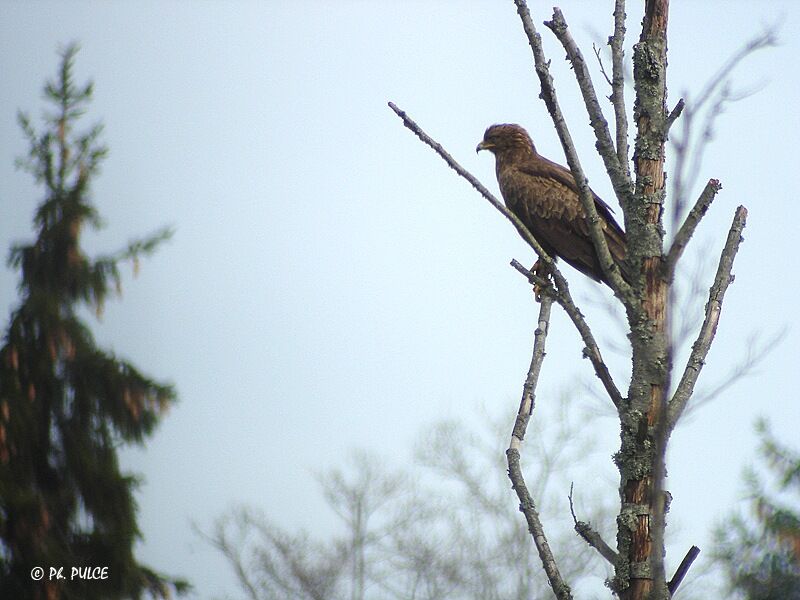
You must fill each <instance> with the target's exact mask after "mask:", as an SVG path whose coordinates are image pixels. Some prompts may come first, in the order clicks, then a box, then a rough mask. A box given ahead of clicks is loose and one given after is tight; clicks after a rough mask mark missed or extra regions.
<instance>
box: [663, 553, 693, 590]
mask: <svg viewBox="0 0 800 600" xmlns="http://www.w3.org/2000/svg"><path fill="white" fill-rule="evenodd" d="M699 554H700V548H698V547H697V546H692V547H691V548H689V551H688V552H687V553H686V556H684V557H683V560H682V561H681V564H680V565H678V570H677V571H675V575H673V576H672V579H670V580H669V583H668V584H667V589H668V590H669V593H670V595H675V590H677V589H678V586H679V585H680V584H681V582H682V581H683V578H684V577H686V573H688V572H689V569H690V568H691V567H692V563H693V562H694V560H695V559H696V558H697V556H698V555H699Z"/></svg>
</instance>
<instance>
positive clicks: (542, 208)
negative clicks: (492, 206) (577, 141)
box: [475, 123, 631, 287]
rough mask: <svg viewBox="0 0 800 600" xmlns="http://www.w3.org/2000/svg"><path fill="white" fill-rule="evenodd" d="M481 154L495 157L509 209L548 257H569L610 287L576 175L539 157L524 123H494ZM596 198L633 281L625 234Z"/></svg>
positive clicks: (612, 245)
mask: <svg viewBox="0 0 800 600" xmlns="http://www.w3.org/2000/svg"><path fill="white" fill-rule="evenodd" d="M481 150H489V151H490V152H491V153H492V154H494V156H495V159H496V172H497V183H498V184H499V185H500V193H501V194H502V195H503V200H504V201H505V204H506V206H507V207H508V208H509V210H510V211H511V212H513V213H514V214H515V215H516V216H517V217H518V218H519V220H520V221H522V222H523V223H524V224H525V227H527V228H528V230H529V231H530V232H531V233H532V234H533V236H534V237H535V238H536V239H537V240H538V241H539V243H540V244H541V245H542V248H544V250H545V251H546V252H547V254H549V255H550V256H551V257H553V258H557V257H560V258H562V259H564V261H565V262H566V263H567V264H569V265H572V266H573V267H575V268H576V269H577V270H578V271H580V272H581V273H583V274H584V275H588V276H589V277H591V278H592V279H594V280H595V281H598V282H603V283H606V284H607V285H609V287H610V286H611V284H610V283H609V281H608V278H607V277H606V276H605V274H604V273H603V268H602V267H601V265H600V259H599V258H598V256H597V252H596V251H595V248H594V244H593V243H592V238H591V234H590V233H589V225H588V223H587V222H586V218H585V214H584V210H583V205H582V204H581V200H580V197H579V194H578V186H577V184H576V183H575V178H574V177H573V176H572V172H571V171H570V170H569V169H567V168H565V167H562V166H561V165H559V164H557V163H554V162H553V161H551V160H548V159H546V158H545V157H543V156H540V155H539V154H538V153H537V152H536V147H535V146H534V145H533V140H531V137H530V136H529V135H528V132H527V131H525V129H523V128H522V127H520V126H519V125H514V124H508V123H504V124H500V125H492V126H491V127H489V128H488V129H487V130H486V133H484V135H483V141H481V143H480V144H478V147H477V148H476V149H475V151H476V152H480V151H481ZM592 195H593V196H594V205H595V208H596V209H597V214H598V216H599V217H600V226H601V227H602V228H603V233H604V234H605V238H606V243H607V244H608V249H609V251H610V252H611V256H612V258H613V259H614V262H615V263H616V264H617V266H618V267H619V269H620V273H621V275H622V277H623V279H625V281H627V282H628V283H630V279H631V273H630V268H629V266H628V264H627V263H626V262H625V253H626V249H627V242H626V240H625V232H624V231H623V230H622V228H621V227H620V226H619V225H618V224H617V222H616V221H615V220H614V217H613V216H612V214H611V213H612V212H613V211H612V210H611V207H609V206H608V204H606V203H605V202H603V201H602V200H601V199H600V198H599V197H598V195H597V194H595V193H594V192H592ZM538 265H539V263H537V266H535V267H534V269H535V270H536V269H537V268H538Z"/></svg>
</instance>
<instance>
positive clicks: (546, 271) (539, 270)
mask: <svg viewBox="0 0 800 600" xmlns="http://www.w3.org/2000/svg"><path fill="white" fill-rule="evenodd" d="M531 273H533V274H534V275H536V276H537V277H541V278H542V279H545V280H547V281H549V280H550V277H551V276H552V274H553V272H552V270H551V269H550V267H549V266H547V265H546V264H545V263H543V262H542V261H541V260H537V261H536V262H535V263H533V266H532V267H531ZM533 295H534V297H535V298H536V301H537V302H541V300H542V286H541V285H540V284H539V283H534V284H533Z"/></svg>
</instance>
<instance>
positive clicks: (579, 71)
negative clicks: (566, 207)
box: [542, 7, 631, 193]
mask: <svg viewBox="0 0 800 600" xmlns="http://www.w3.org/2000/svg"><path fill="white" fill-rule="evenodd" d="M544 24H545V26H546V27H548V28H549V29H550V30H551V31H552V32H553V33H554V34H555V36H556V37H557V38H558V41H560V42H561V45H562V46H564V50H566V51H567V59H569V62H570V64H572V70H573V71H574V72H575V79H577V81H578V88H579V89H580V90H581V95H582V96H583V102H584V104H585V105H586V111H587V112H588V113H589V123H590V124H591V126H592V129H594V134H595V137H596V138H597V151H598V153H599V154H600V157H601V158H602V159H603V162H604V164H605V166H606V171H608V174H609V177H611V180H612V181H611V182H612V184H614V189H615V190H617V189H618V188H619V189H623V190H626V191H627V192H628V193H630V189H631V182H630V179H629V178H627V177H625V176H624V173H623V172H621V168H620V163H619V157H618V156H617V154H616V152H615V150H614V142H613V141H612V140H611V133H610V132H609V129H608V121H606V119H605V117H604V116H603V109H602V108H601V107H600V102H599V101H598V100H597V93H596V92H595V90H594V84H593V83H592V76H591V74H590V73H589V69H588V67H587V66H586V61H585V60H584V58H583V54H582V53H581V51H580V49H579V48H578V45H577V44H576V43H575V40H574V38H573V37H572V34H571V33H570V31H569V27H568V26H567V22H566V20H565V19H564V14H563V13H562V12H561V9H560V8H558V7H554V8H553V20H552V21H545V22H544ZM542 85H543V86H544V82H543V83H542ZM553 101H554V102H555V91H553Z"/></svg>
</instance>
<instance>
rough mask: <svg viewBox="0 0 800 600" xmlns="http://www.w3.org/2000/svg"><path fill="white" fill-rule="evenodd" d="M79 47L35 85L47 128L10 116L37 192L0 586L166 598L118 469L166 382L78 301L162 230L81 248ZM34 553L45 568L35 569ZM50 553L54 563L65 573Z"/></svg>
mask: <svg viewBox="0 0 800 600" xmlns="http://www.w3.org/2000/svg"><path fill="white" fill-rule="evenodd" d="M76 52H77V47H76V46H75V45H72V46H69V47H68V48H66V49H65V50H64V51H63V52H62V53H61V62H60V69H59V72H58V75H57V77H56V78H55V80H53V81H50V82H48V83H47V84H46V86H45V88H44V94H45V100H46V101H47V103H48V106H49V108H50V111H49V112H48V113H47V114H46V116H45V119H44V125H43V132H42V133H39V132H37V131H36V130H35V129H34V126H33V125H32V123H31V119H30V118H29V117H28V116H26V115H25V114H23V113H20V114H19V116H18V117H19V122H20V125H21V127H22V130H23V132H24V134H25V137H26V138H27V140H28V143H29V144H30V151H29V153H28V155H27V156H26V157H24V158H21V159H19V161H18V166H20V167H22V168H24V169H26V170H27V171H29V172H30V173H31V174H33V176H34V177H35V179H36V183H37V184H38V185H39V186H40V187H41V188H42V189H43V192H44V197H43V200H42V201H41V204H39V205H38V207H37V209H36V212H35V216H34V228H35V232H36V239H35V240H33V241H32V242H30V243H23V244H19V245H16V246H13V247H12V249H11V252H10V256H9V265H10V266H11V267H13V268H14V269H15V270H17V271H18V272H19V293H20V300H19V304H18V305H17V306H16V307H15V308H14V310H13V311H12V312H11V314H10V322H9V324H8V326H7V329H6V331H5V335H4V338H3V340H2V348H1V349H0V539H2V544H1V545H0V598H17V599H28V598H30V599H33V600H56V599H57V600H61V599H73V598H75V599H81V600H88V599H100V598H104V599H112V598H142V597H156V598H165V597H168V596H169V595H170V593H171V591H172V590H176V591H178V592H182V591H184V590H186V589H187V588H188V585H187V584H186V582H184V581H182V580H176V579H171V578H168V577H166V576H164V575H162V574H159V573H157V572H155V571H153V570H152V569H150V568H148V567H146V566H143V565H141V564H139V562H137V560H136V557H135V556H134V552H133V546H134V544H135V542H136V541H137V539H139V538H140V537H141V534H140V532H139V529H138V527H137V523H136V502H135V500H134V491H135V490H136V488H137V485H138V480H137V478H136V477H135V476H133V475H131V474H129V473H125V472H122V471H121V470H120V466H119V462H118V457H117V449H118V448H119V447H120V446H121V445H124V444H130V443H138V444H142V443H143V442H144V440H145V439H146V438H147V437H148V436H149V435H150V434H151V433H152V432H153V430H154V428H155V427H156V425H157V424H158V422H159V420H160V418H161V417H162V415H163V414H164V412H165V411H166V409H167V408H168V407H169V406H170V405H171V404H172V403H173V402H174V401H175V390H174V389H173V387H172V386H171V385H169V384H166V383H161V382H157V381H154V380H152V379H150V378H149V377H147V376H146V375H145V374H143V373H141V372H140V371H139V370H138V369H137V368H136V367H135V366H134V365H132V364H131V363H129V362H126V361H124V360H120V359H119V358H117V357H116V356H114V354H113V353H111V352H108V351H105V350H103V349H100V348H98V347H97V346H96V344H95V342H94V340H93V337H92V333H91V331H90V328H89V327H88V326H87V324H86V323H85V322H84V321H83V320H82V319H81V316H82V315H85V314H86V311H85V310H82V309H84V308H85V307H88V308H90V309H92V310H94V311H95V312H97V313H98V314H99V313H100V312H101V311H102V307H103V303H104V302H105V301H106V299H107V297H108V296H109V294H110V293H114V292H117V293H118V292H119V290H120V272H119V267H120V264H121V263H122V262H124V261H133V263H134V268H135V267H136V266H137V265H138V262H137V260H138V258H139V257H140V256H143V255H146V254H148V253H150V252H152V251H153V250H154V249H155V248H156V247H157V246H158V245H159V243H160V242H162V241H164V240H165V239H166V238H168V237H169V235H170V232H169V230H167V229H164V230H161V231H159V232H157V233H156V234H154V235H151V236H149V237H147V238H143V239H140V240H137V241H134V242H131V243H129V244H128V246H127V247H126V248H124V249H123V250H121V251H120V252H118V253H116V254H113V255H108V256H102V257H97V258H90V257H88V256H87V255H86V254H85V253H84V251H83V249H82V247H81V243H80V242H81V232H82V231H83V228H84V226H86V225H88V226H90V227H92V228H95V229H96V228H98V227H99V226H100V224H101V222H100V217H99V214H98V212H97V210H96V208H95V206H94V204H93V203H92V201H91V198H90V184H91V182H92V180H93V178H94V177H95V176H96V175H97V173H98V169H99V167H100V164H101V162H102V160H103V159H104V157H105V156H106V148H105V147H104V146H103V145H102V144H101V143H100V142H99V137H100V134H101V130H102V127H101V125H95V126H93V127H91V128H90V129H88V131H85V132H76V124H77V122H78V121H79V119H80V117H81V116H82V115H83V113H84V112H85V110H86V107H87V105H88V104H89V102H90V100H91V96H92V84H91V83H88V84H86V85H83V86H79V85H76V84H75V83H74V81H73V76H72V70H73V62H74V58H75V54H76ZM35 567H41V568H43V569H44V572H43V574H42V577H41V579H39V580H35V577H36V576H38V573H36V572H35V571H33V569H34V568H35ZM50 567H53V568H58V567H63V572H62V573H61V577H62V578H58V577H57V576H56V577H51V572H50V570H49V569H50ZM73 567H76V568H80V567H108V568H107V570H106V571H105V573H106V578H101V579H91V580H87V579H80V578H78V577H75V576H74V575H73V572H72V568H73ZM83 575H86V572H85V571H84V572H83ZM94 575H95V576H98V577H102V572H95V573H94Z"/></svg>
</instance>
